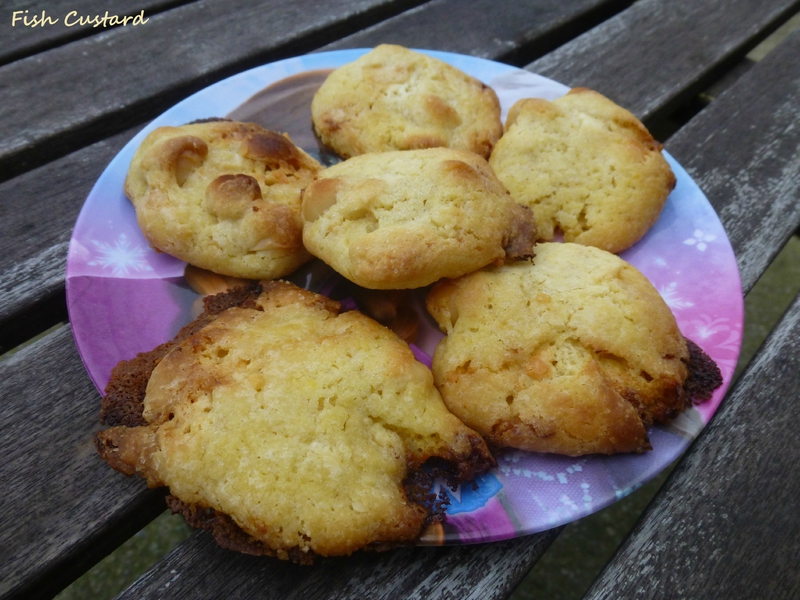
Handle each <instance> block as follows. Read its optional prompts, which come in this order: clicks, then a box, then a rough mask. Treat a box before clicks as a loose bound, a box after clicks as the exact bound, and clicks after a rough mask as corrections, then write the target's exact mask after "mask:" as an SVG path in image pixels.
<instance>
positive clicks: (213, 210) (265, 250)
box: [125, 120, 322, 279]
mask: <svg viewBox="0 0 800 600" xmlns="http://www.w3.org/2000/svg"><path fill="white" fill-rule="evenodd" d="M321 169H322V167H321V166H320V164H319V163H318V162H317V161H316V160H314V159H313V158H312V157H311V156H309V155H308V154H306V153H305V152H303V151H302V150H300V149H299V148H297V147H296V146H295V145H294V144H292V142H291V140H289V139H288V138H287V137H284V136H282V135H280V134H277V133H275V132H272V131H268V130H266V129H263V128H261V127H259V126H258V125H255V124H252V123H238V122H233V121H224V120H220V121H212V122H205V123H195V124H191V125H184V126H182V127H159V128H158V129H156V130H154V131H153V132H152V133H150V134H149V135H148V136H147V137H146V138H145V140H144V141H143V142H142V144H141V145H140V146H139V148H138V150H137V151H136V154H135V155H134V157H133V160H132V162H131V165H130V169H129V171H128V175H127V178H126V180H125V194H126V195H127V196H128V198H130V200H131V202H132V203H133V205H134V207H135V209H136V219H137V221H138V223H139V226H140V227H141V229H142V231H143V232H144V235H145V237H146V238H147V240H148V241H149V242H150V244H151V245H152V246H153V247H154V248H156V249H157V250H160V251H162V252H166V253H167V254H171V255H172V256H175V257H177V258H179V259H181V260H183V261H186V262H187V263H189V264H192V265H195V266H198V267H201V268H203V269H208V270H210V271H214V272H215V273H220V274H222V275H228V276H232V277H243V278H247V279H274V278H276V277H281V276H283V275H286V274H288V273H291V272H292V271H294V270H295V269H297V268H298V267H299V266H300V265H302V264H303V263H305V262H306V261H308V260H310V258H311V256H310V255H309V254H308V252H306V250H305V248H304V247H303V243H302V221H301V219H300V191H301V190H302V189H303V188H304V187H306V186H307V185H308V184H309V183H311V181H313V179H314V177H315V176H316V174H317V173H318V172H319V171H320V170H321Z"/></svg>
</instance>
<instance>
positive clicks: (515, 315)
mask: <svg viewBox="0 0 800 600" xmlns="http://www.w3.org/2000/svg"><path fill="white" fill-rule="evenodd" d="M535 252H536V256H535V258H534V260H533V262H518V263H511V264H506V265H503V266H501V267H496V268H487V269H484V270H482V271H478V272H476V273H473V274H470V275H467V276H465V277H462V278H460V279H456V280H443V281H442V282H439V283H438V284H437V285H436V286H434V287H433V289H432V290H431V293H430V295H429V297H428V302H427V304H428V310H429V312H430V313H431V315H432V316H433V317H434V318H435V319H436V321H437V322H438V323H439V326H440V327H441V329H442V330H443V331H444V332H445V333H446V334H447V337H446V338H444V339H443V340H442V341H441V342H440V344H439V345H438V347H437V348H436V352H435V353H434V357H433V373H434V378H435V382H436V385H437V387H438V388H439V391H440V392H441V393H442V397H443V399H444V401H445V403H446V404H447V405H448V407H449V408H450V410H451V411H453V413H455V414H456V415H457V416H459V417H460V418H461V419H462V420H463V421H464V422H465V423H466V424H467V425H468V426H470V427H472V428H474V429H475V430H476V431H478V432H479V433H481V435H483V436H484V437H485V439H486V440H487V442H488V443H489V444H490V446H494V447H505V446H510V447H514V448H520V449H524V450H531V451H538V452H553V453H558V454H567V455H572V456H577V455H582V454H590V453H602V454H612V453H617V452H641V451H645V450H647V449H649V447H650V446H649V442H648V440H647V434H646V427H647V426H649V425H650V424H651V423H653V422H658V421H667V420H669V419H671V418H673V417H674V416H676V415H677V414H678V413H679V412H681V411H682V410H684V408H686V406H687V399H686V397H685V394H684V390H683V385H684V382H685V380H686V378H687V376H688V374H689V369H688V367H687V363H688V360H689V352H688V349H687V344H686V341H685V340H684V338H683V336H682V335H681V332H680V331H679V329H678V326H677V323H676V321H675V318H674V316H673V315H672V313H671V312H670V310H669V308H668V306H667V305H666V304H665V303H664V301H663V300H662V299H661V297H660V296H659V295H658V292H657V291H656V290H655V289H654V288H653V286H652V285H651V284H650V282H649V281H647V279H646V278H645V277H644V276H643V275H642V274H641V273H640V272H639V271H638V270H636V269H635V268H634V267H632V266H631V265H629V264H628V263H626V262H624V261H623V260H621V259H620V258H618V257H617V256H615V255H613V254H610V253H608V252H605V251H602V250H599V249H597V248H592V247H586V246H580V245H577V244H569V243H565V244H558V243H545V244H538V245H537V246H536V247H535Z"/></svg>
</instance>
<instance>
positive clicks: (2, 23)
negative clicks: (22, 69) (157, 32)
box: [0, 0, 192, 65]
mask: <svg viewBox="0 0 800 600" xmlns="http://www.w3.org/2000/svg"><path fill="white" fill-rule="evenodd" d="M191 1H192V0H138V1H137V2H136V4H135V5H134V4H131V3H130V2H127V1H126V0H48V2H47V3H42V4H33V3H31V2H30V1H29V0H6V2H3V15H2V18H0V39H2V40H3V44H2V46H0V65H2V64H5V63H8V62H11V61H14V60H18V59H20V58H23V57H25V56H28V55H30V54H34V53H36V52H41V51H43V50H47V49H49V48H54V47H55V46H60V45H61V44H65V43H67V42H71V41H74V40H77V39H80V38H82V37H88V36H90V35H94V34H95V33H98V31H103V30H104V28H103V25H99V26H98V27H99V29H98V27H95V26H94V23H95V22H96V21H93V22H92V24H88V23H87V24H86V25H81V24H80V23H81V20H80V19H81V18H82V17H83V18H85V19H86V20H87V21H88V20H89V19H94V17H96V16H99V17H100V18H101V19H102V18H103V17H104V16H105V15H106V12H108V14H109V16H112V15H117V16H120V17H122V16H125V15H131V16H133V15H138V14H139V13H140V11H144V13H145V18H146V19H149V17H151V16H153V15H154V14H156V13H158V12H160V11H162V10H164V9H167V8H171V7H174V6H178V5H180V4H185V3H187V2H191ZM73 12H74V13H75V14H73V15H71V16H70V13H73ZM15 13H16V14H15ZM67 17H69V18H68V19H67ZM76 22H77V23H78V24H77V25H76V24H75V23H76ZM26 23H27V25H26ZM106 23H111V20H109V21H106ZM144 24H145V25H146V24H147V23H144ZM133 26H134V25H133V22H132V21H129V22H128V24H127V27H133ZM137 26H138V25H137ZM108 28H110V27H108Z"/></svg>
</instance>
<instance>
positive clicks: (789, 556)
mask: <svg viewBox="0 0 800 600" xmlns="http://www.w3.org/2000/svg"><path fill="white" fill-rule="evenodd" d="M799 54H800V31H798V32H796V33H795V34H793V35H791V36H790V37H789V38H787V39H786V40H785V41H784V42H783V43H782V44H781V45H780V46H779V47H778V48H777V49H776V50H775V51H774V52H773V53H772V54H770V55H769V56H767V57H766V58H765V59H764V61H762V62H760V63H758V64H757V65H756V66H754V67H753V68H752V69H751V70H750V72H748V74H747V75H745V76H744V77H742V79H741V80H739V81H738V82H737V83H736V84H735V85H734V86H732V87H731V88H730V89H729V90H727V91H726V92H725V93H724V94H722V95H721V96H720V97H719V98H718V99H717V100H716V101H715V102H714V103H712V104H711V106H710V107H708V108H707V109H706V110H704V111H703V112H702V113H700V115H698V117H696V118H695V119H694V120H693V121H691V122H690V123H689V125H687V126H686V127H685V128H684V129H683V130H682V131H681V132H679V134H678V135H676V136H675V138H673V140H670V144H669V145H670V149H671V150H672V151H673V152H674V153H675V154H676V155H678V156H682V157H683V158H684V160H685V161H686V164H687V165H688V166H689V168H690V169H691V170H692V171H693V173H694V176H695V178H696V179H698V180H699V181H700V182H701V185H702V186H703V188H704V189H705V190H706V193H707V194H708V196H709V198H710V199H711V201H712V203H713V204H714V206H715V208H716V209H717V210H718V211H719V213H720V215H721V217H722V220H723V222H724V224H725V226H726V228H727V229H728V231H729V233H730V235H731V238H732V240H733V241H734V248H735V249H736V254H737V258H738V261H739V265H740V269H741V272H742V280H743V285H744V287H745V289H750V288H751V287H752V285H753V284H754V283H755V281H756V280H757V279H758V276H759V275H760V273H761V272H763V270H764V269H765V268H766V266H767V265H768V264H769V263H770V262H771V260H772V258H773V257H774V255H775V254H776V253H777V251H778V249H779V248H780V247H781V246H782V245H783V243H784V242H785V240H786V239H787V238H788V237H789V236H790V235H791V234H792V232H793V231H794V230H795V228H796V227H797V224H798V222H800V203H798V198H800V131H798V127H797V124H798V123H800V105H799V103H798V101H797V99H798V98H800V67H799V66H798V64H797V56H798V55H799ZM799 339H800V297H799V298H797V299H796V300H795V302H794V303H793V305H792V307H791V308H790V309H789V311H788V312H787V314H786V315H785V318H784V319H783V320H782V322H781V323H780V324H779V326H778V327H777V328H776V330H775V331H774V332H773V334H772V337H771V338H769V339H768V341H767V342H766V343H765V345H764V347H763V348H762V350H761V351H760V354H759V355H757V357H756V358H755V359H754V361H753V363H751V366H750V368H749V369H748V370H747V371H746V372H745V374H744V375H743V376H742V378H741V380H740V382H739V384H738V385H737V386H736V388H735V389H734V390H733V391H732V392H731V394H730V395H729V397H728V398H727V399H726V400H725V402H724V403H723V406H722V407H721V409H720V410H719V411H718V413H717V415H716V416H715V417H714V420H713V421H712V423H711V425H710V426H709V427H708V428H707V429H706V430H705V431H704V432H703V434H702V435H701V437H700V438H699V439H698V440H697V442H696V443H695V444H694V445H693V446H692V448H691V449H690V450H689V452H688V453H687V455H686V456H685V458H684V460H683V461H682V462H681V463H680V464H679V465H678V467H677V468H676V469H675V471H674V472H673V474H672V475H671V477H670V479H669V480H668V482H667V484H665V486H664V488H662V492H661V494H660V495H659V496H657V497H656V499H655V500H654V501H653V503H652V504H651V506H650V507H649V508H648V509H647V511H646V512H645V514H644V515H643V517H642V519H641V520H640V522H639V523H638V524H637V526H636V528H635V529H634V530H633V532H632V534H631V536H630V537H629V539H628V540H627V541H626V542H625V544H624V545H623V546H622V548H621V550H620V551H619V552H618V554H617V555H616V556H615V557H614V559H613V560H612V561H611V563H610V564H609V565H608V566H607V567H606V569H605V570H604V571H603V573H602V574H601V575H600V577H599V578H598V580H597V581H596V583H595V585H594V586H593V587H592V589H591V591H590V593H589V595H588V597H589V598H617V597H630V596H631V595H633V594H638V593H639V592H640V591H641V590H642V589H647V590H650V597H687V598H702V597H710V596H713V597H719V598H725V597H737V598H741V597H753V598H756V597H759V598H761V597H764V598H766V597H769V598H796V597H797V596H798V594H800V576H799V575H798V574H800V545H798V540H800V528H799V527H798V520H797V518H796V517H797V515H796V512H797V511H796V510H795V506H796V505H797V501H796V496H797V493H798V486H797V482H796V478H794V477H793V476H792V475H791V474H792V473H793V472H794V471H795V466H796V463H797V460H798V452H797V450H796V443H795V438H796V435H795V429H796V423H797V420H798V417H800V405H798V403H797V402H793V401H791V399H793V398H795V397H796V396H797V389H798V386H799V385H800V368H798V367H800V351H799V350H800V348H798V340H799Z"/></svg>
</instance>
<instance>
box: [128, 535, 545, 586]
mask: <svg viewBox="0 0 800 600" xmlns="http://www.w3.org/2000/svg"><path fill="white" fill-rule="evenodd" d="M558 531H559V530H551V531H548V532H546V533H542V534H538V535H534V536H529V537H525V538H517V539H514V540H508V541H504V542H495V543H492V544H477V545H471V546H456V547H446V548H441V547H440V548H421V547H418V548H406V549H400V550H393V551H389V552H381V553H366V552H362V553H356V554H354V555H353V556H351V557H343V558H332V559H324V560H320V561H319V562H318V563H317V564H315V565H313V566H310V567H308V566H305V567H304V566H299V565H294V564H291V563H287V562H283V561H278V560H275V559H268V558H266V559H265V558H263V557H251V556H244V555H241V554H237V553H235V552H231V551H227V550H222V549H220V548H219V547H218V546H217V545H216V544H215V543H214V541H213V540H212V538H211V536H210V535H206V534H205V532H197V533H195V534H193V535H192V536H191V537H190V538H189V539H188V540H187V541H186V542H184V543H183V544H181V545H180V546H179V547H178V548H176V549H175V550H174V551H173V552H172V553H171V554H169V555H168V556H167V557H166V558H165V559H164V560H163V561H161V562H160V563H159V564H158V565H157V566H156V567H154V568H153V569H152V570H151V571H149V572H148V573H147V574H146V575H144V576H143V577H142V578H140V579H139V580H138V581H137V582H136V583H135V584H133V585H132V586H131V587H130V588H128V589H127V590H126V591H125V592H124V593H122V594H121V595H120V596H118V600H128V599H131V600H133V599H137V600H139V599H141V600H145V599H150V598H153V599H155V598H164V597H167V596H169V597H173V598H193V599H196V600H203V599H206V598H207V599H209V600H211V599H216V598H225V597H227V598H258V599H263V600H266V599H275V600H279V599H280V600H322V599H329V598H336V599H337V600H362V599H364V598H403V599H416V600H429V599H434V598H458V599H459V600H461V599H464V600H493V599H495V598H505V597H507V596H508V595H509V594H510V593H511V592H512V590H513V589H514V588H515V587H516V585H517V583H518V582H519V580H520V579H521V578H522V577H523V576H524V575H525V572H526V571H527V569H528V568H529V567H530V565H531V564H532V563H533V562H534V561H535V560H536V558H538V557H539V556H540V555H541V554H542V553H543V552H544V550H545V549H546V548H547V547H548V546H549V545H550V543H551V542H552V540H553V539H554V538H555V536H556V535H557V534H558ZM209 565H214V567H213V569H209V568H208V566H209Z"/></svg>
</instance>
